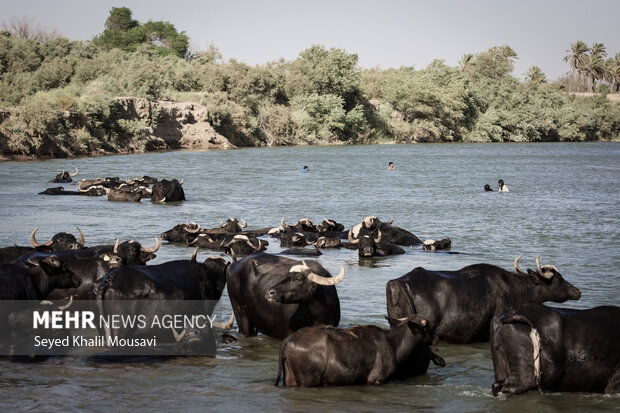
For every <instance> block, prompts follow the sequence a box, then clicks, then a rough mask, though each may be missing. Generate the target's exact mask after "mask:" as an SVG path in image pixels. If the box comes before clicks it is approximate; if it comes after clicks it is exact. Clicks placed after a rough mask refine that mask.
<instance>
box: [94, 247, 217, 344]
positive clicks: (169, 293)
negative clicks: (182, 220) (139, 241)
mask: <svg viewBox="0 0 620 413" xmlns="http://www.w3.org/2000/svg"><path fill="white" fill-rule="evenodd" d="M195 258H196V253H194V256H193V257H192V260H176V261H169V262H166V263H163V264H159V265H149V266H129V267H122V268H118V269H116V270H113V271H110V272H109V273H108V274H106V275H105V276H104V277H103V278H101V279H99V280H97V281H96V282H95V284H94V285H93V287H92V290H91V298H92V299H93V300H95V301H96V303H97V307H98V310H99V314H100V315H105V314H106V313H114V311H113V310H114V307H115V305H118V303H119V301H123V302H127V301H131V302H133V303H134V304H135V306H134V307H132V308H133V310H134V311H135V313H136V314H139V313H140V308H147V309H148V310H147V312H150V311H153V310H154V309H155V308H156V306H157V303H159V304H160V305H161V310H162V312H163V314H168V313H169V311H170V309H169V305H168V303H169V302H170V301H171V300H174V301H176V302H179V301H185V300H188V301H189V300H193V301H196V302H200V303H201V304H200V305H201V306H202V307H203V309H204V311H205V313H206V314H207V315H211V314H212V313H213V308H214V306H215V304H216V302H217V301H218V300H219V299H220V297H221V295H222V292H223V291H224V285H225V283H226V269H227V267H228V265H229V263H228V262H227V261H226V260H224V259H223V258H220V257H210V258H207V259H206V260H205V261H204V262H203V263H199V262H196V260H195ZM145 301H151V303H145ZM153 301H155V303H153ZM107 303H110V304H109V305H108V304H107ZM153 304H155V307H153ZM126 310H127V308H126V307H123V308H122V312H126ZM147 315H149V314H147ZM150 331H152V330H151V328H150V327H146V331H141V332H140V331H138V332H137V333H136V331H135V330H134V331H123V332H122V333H119V331H117V330H114V329H113V328H112V329H110V328H109V327H106V326H104V334H105V336H106V337H111V336H117V335H119V334H127V333H131V334H148V333H149V332H150ZM172 333H173V334H172V336H171V337H170V339H172V338H173V337H174V340H175V341H177V342H178V341H180V340H182V339H183V338H187V337H191V338H192V339H196V340H200V333H199V332H197V331H187V330H183V331H182V332H181V333H178V332H177V331H176V330H173V331H172Z"/></svg>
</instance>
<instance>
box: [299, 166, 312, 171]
mask: <svg viewBox="0 0 620 413" xmlns="http://www.w3.org/2000/svg"><path fill="white" fill-rule="evenodd" d="M301 172H310V168H308V165H304V167H303V168H301Z"/></svg>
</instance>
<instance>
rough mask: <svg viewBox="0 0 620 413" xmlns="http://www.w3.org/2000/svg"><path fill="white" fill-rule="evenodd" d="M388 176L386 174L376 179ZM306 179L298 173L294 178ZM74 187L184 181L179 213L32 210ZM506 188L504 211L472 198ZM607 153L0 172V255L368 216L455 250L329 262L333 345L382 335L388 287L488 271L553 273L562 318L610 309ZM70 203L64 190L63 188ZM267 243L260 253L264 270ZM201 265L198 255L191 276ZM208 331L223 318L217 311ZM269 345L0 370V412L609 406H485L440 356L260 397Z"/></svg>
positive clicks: (276, 151)
mask: <svg viewBox="0 0 620 413" xmlns="http://www.w3.org/2000/svg"><path fill="white" fill-rule="evenodd" d="M388 161H394V162H395V165H396V168H397V170H396V171H391V172H388V171H387V170H386V169H387V163H388ZM303 165H308V166H309V167H310V172H305V173H304V172H301V171H300V169H301V167H302V166H303ZM75 167H77V168H79V170H80V175H79V177H78V178H94V177H104V176H119V177H121V178H123V179H124V178H125V177H135V176H142V175H149V176H155V177H159V178H179V179H180V178H184V179H185V184H184V189H185V193H186V197H187V201H185V202H182V203H178V204H173V205H154V204H151V202H150V201H147V200H143V201H142V202H141V203H139V204H132V203H112V202H107V201H106V200H105V198H89V197H51V196H42V195H37V193H38V192H40V191H41V190H43V189H44V188H46V187H49V186H56V185H55V184H46V183H45V182H46V181H47V180H49V179H51V178H52V177H53V176H54V175H55V174H56V173H59V172H60V170H61V169H66V170H71V171H72V170H73V168H75ZM500 178H501V179H503V180H504V181H505V182H506V184H507V185H508V187H509V188H510V193H497V192H492V193H485V192H484V190H483V188H482V187H483V185H484V184H485V183H489V184H490V185H491V186H492V187H493V188H495V189H496V188H497V180H498V179H500ZM619 180H620V144H619V143H578V144H572V143H565V144H557V143H551V144H546V143H538V144H490V145H486V144H475V145H468V144H438V145H432V144H425V145H382V146H343V147H292V148H270V149H240V150H231V151H214V152H195V151H178V152H167V153H151V154H140V155H126V156H110V157H100V158H83V159H72V160H47V161H36V162H5V163H0V218H1V219H2V225H1V226H0V246H8V245H13V244H15V243H17V244H18V245H28V239H29V234H30V232H31V231H32V229H34V227H36V226H37V225H40V226H41V229H40V230H39V232H38V233H37V238H38V239H39V241H41V240H43V241H45V240H47V239H49V238H50V237H51V236H52V235H53V234H55V233H57V232H61V231H70V232H74V233H75V232H76V231H75V227H76V226H79V227H80V228H81V229H82V231H83V232H84V234H85V237H86V242H87V244H90V245H94V244H103V243H112V242H113V241H114V239H115V238H116V237H121V239H122V240H128V239H135V240H137V241H140V242H141V243H143V244H146V245H149V246H150V245H152V244H153V242H154V238H153V237H155V236H156V235H158V234H160V233H161V232H162V231H165V230H167V229H170V228H172V227H173V226H174V225H175V224H177V223H179V222H183V221H187V220H188V219H190V220H192V221H196V222H200V223H201V224H202V226H203V227H213V226H217V225H218V223H219V222H220V220H221V219H223V218H227V217H239V218H244V219H245V220H246V221H247V222H248V225H249V228H259V227H265V226H276V225H278V223H279V221H280V218H281V217H282V216H286V220H287V222H290V223H294V222H296V221H297V220H298V219H300V218H303V217H308V218H310V219H311V220H312V221H313V222H314V223H315V224H318V223H319V222H320V221H321V220H322V219H323V218H330V219H335V220H337V221H338V222H341V223H343V224H345V226H347V227H349V226H351V225H354V224H356V223H359V222H360V221H361V220H362V219H363V218H364V217H365V216H368V215H376V216H378V217H379V218H380V219H382V220H388V219H389V218H390V217H392V216H393V217H394V225H398V226H400V227H403V228H405V229H408V230H410V231H412V232H413V233H414V234H416V235H417V236H418V237H419V238H421V239H422V240H424V239H429V238H433V239H441V238H444V237H450V238H451V239H452V251H455V252H459V253H460V254H446V253H441V252H437V253H430V252H423V251H420V250H417V249H410V250H407V253H406V254H405V255H401V256H394V257H387V258H378V259H372V260H365V261H359V260H358V257H357V252H356V251H350V250H346V249H343V250H328V251H325V253H324V255H323V256H321V257H320V258H319V261H320V262H321V263H322V264H323V266H324V267H325V268H327V269H328V270H330V271H332V272H337V271H338V268H339V266H340V264H344V266H345V270H346V277H345V280H344V281H343V282H342V283H341V284H340V285H339V286H338V287H337V288H338V294H339V296H340V300H341V308H342V320H341V324H340V325H341V327H347V326H350V325H353V324H377V325H382V326H387V322H386V321H385V319H384V318H383V317H384V315H385V314H386V309H385V284H386V282H387V281H388V280H390V279H394V278H398V277H400V276H401V275H404V274H405V273H407V272H408V271H410V270H411V269H413V268H414V267H417V266H423V267H426V268H429V269H436V270H439V269H444V270H456V269H459V268H462V267H464V266H466V265H469V264H473V263H479V262H486V263H490V264H495V265H498V266H501V267H504V268H507V269H510V268H512V262H513V260H514V258H515V257H516V256H517V255H523V256H524V258H523V259H522V260H521V267H522V268H526V267H530V268H534V267H535V263H534V260H535V258H536V255H538V254H541V256H542V257H541V263H542V264H552V265H555V266H557V268H558V269H559V271H560V272H561V273H562V274H563V276H564V278H565V279H567V280H568V281H570V282H571V283H573V284H575V285H576V286H577V287H578V288H580V289H581V291H582V298H581V300H579V301H576V302H569V303H567V304H564V305H567V306H571V307H575V308H588V307H593V306H597V305H620V273H619V272H618V268H619V264H620V208H619V206H620V191H619V190H618V181H619ZM66 187H67V188H68V189H74V188H75V185H66ZM280 250H281V249H280V248H279V243H278V242H276V241H274V240H271V244H270V246H269V248H268V251H269V252H278V251H280ZM191 253H192V251H191V250H190V249H188V248H186V247H183V246H177V245H171V244H166V243H164V245H163V246H162V247H161V249H160V250H159V251H158V253H157V255H158V257H157V258H156V259H155V260H154V261H152V263H153V264H158V263H162V262H165V261H168V260H172V259H180V258H189V257H190V256H191ZM208 255H211V253H210V252H209V251H203V252H201V254H200V258H203V259H204V258H206V257H207V256H208ZM220 306H221V310H220V311H221V312H222V314H230V302H229V301H228V297H227V296H226V293H225V294H224V296H223V297H222V300H221V303H220ZM279 343H280V342H279V341H278V340H274V339H270V338H267V337H264V336H259V337H255V338H243V337H241V338H240V339H239V343H238V345H237V346H234V347H233V348H228V349H223V350H219V351H218V354H217V357H216V358H208V357H187V358H177V359H171V360H160V361H151V360H138V361H135V362H127V363H100V362H92V361H89V360H81V359H74V358H57V359H51V360H48V361H46V362H43V363H34V364H19V363H11V362H8V361H0V406H1V407H2V410H4V411H8V409H10V408H18V409H19V410H20V411H24V410H35V409H37V410H38V409H43V410H45V411H48V410H63V411H81V410H84V409H88V410H94V411H108V410H112V411H115V410H118V409H121V410H128V409H134V408H141V409H147V408H148V409H150V410H154V411H163V410H172V409H182V410H189V411H197V410H207V409H208V410H214V411H228V412H230V411H250V410H256V411H266V410H276V411H278V410H286V411H309V410H317V409H324V410H337V411H354V412H359V411H393V410H394V409H399V410H400V409H404V408H414V409H424V410H432V411H446V412H453V411H502V412H504V411H505V412H523V411H533V410H536V411H550V412H555V411H561V410H579V411H589V412H592V411H609V410H618V409H620V397H619V396H603V395H592V394H568V393H546V394H540V393H538V392H530V393H528V394H526V395H522V396H516V397H505V396H501V397H497V398H495V397H493V395H492V393H491V384H492V383H493V380H494V378H493V365H492V362H491V356H490V354H491V353H490V349H489V345H488V344H487V343H480V344H473V345H440V346H439V354H440V355H441V356H443V358H444V359H445V360H446V363H447V366H446V367H444V368H439V367H436V366H434V365H432V364H431V367H430V368H429V372H428V374H426V375H424V376H419V377H414V378H411V379H408V380H405V381H401V382H392V383H389V384H386V385H382V386H348V387H333V388H313V389H289V388H281V387H278V388H276V387H274V386H273V382H274V380H275V376H276V372H277V357H278V349H279Z"/></svg>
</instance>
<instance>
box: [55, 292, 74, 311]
mask: <svg viewBox="0 0 620 413" xmlns="http://www.w3.org/2000/svg"><path fill="white" fill-rule="evenodd" d="M71 304H73V294H72V295H70V296H69V302H68V303H67V304H65V305H61V306H60V307H58V309H59V310H61V311H64V310H66V309H67V308H69V307H71Z"/></svg>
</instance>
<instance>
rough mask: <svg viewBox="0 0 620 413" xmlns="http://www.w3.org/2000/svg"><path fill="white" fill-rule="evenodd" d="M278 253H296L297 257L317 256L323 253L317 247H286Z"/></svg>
mask: <svg viewBox="0 0 620 413" xmlns="http://www.w3.org/2000/svg"><path fill="white" fill-rule="evenodd" d="M278 254H279V255H296V256H298V257H318V256H319V255H323V253H322V252H321V251H319V250H318V249H317V248H288V249H285V250H284V251H280V252H279V253H278Z"/></svg>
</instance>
